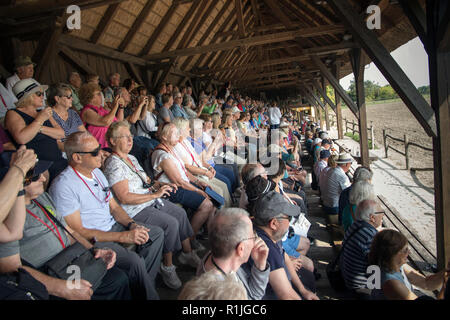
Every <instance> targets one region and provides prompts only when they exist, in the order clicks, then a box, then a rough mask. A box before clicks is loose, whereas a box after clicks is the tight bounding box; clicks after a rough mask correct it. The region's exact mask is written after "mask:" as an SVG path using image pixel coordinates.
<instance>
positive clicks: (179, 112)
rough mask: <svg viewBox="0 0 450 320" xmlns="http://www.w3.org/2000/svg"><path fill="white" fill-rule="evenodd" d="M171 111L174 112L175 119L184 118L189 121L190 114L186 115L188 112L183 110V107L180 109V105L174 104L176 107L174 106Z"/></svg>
mask: <svg viewBox="0 0 450 320" xmlns="http://www.w3.org/2000/svg"><path fill="white" fill-rule="evenodd" d="M170 109H171V110H172V113H173V116H174V117H175V118H179V117H182V118H184V119H186V120H189V115H188V114H187V113H186V111H184V109H183V108H182V107H180V106H179V105H177V104H174V105H173V106H172V108H170Z"/></svg>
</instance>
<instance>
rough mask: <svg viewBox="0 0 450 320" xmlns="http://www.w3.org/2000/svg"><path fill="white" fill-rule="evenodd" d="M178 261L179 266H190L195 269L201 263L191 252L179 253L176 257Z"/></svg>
mask: <svg viewBox="0 0 450 320" xmlns="http://www.w3.org/2000/svg"><path fill="white" fill-rule="evenodd" d="M178 261H179V262H180V263H181V264H184V265H188V266H191V267H192V268H195V269H197V266H198V265H199V264H200V263H201V262H202V260H201V259H200V257H199V256H198V255H197V253H195V251H191V252H189V253H184V252H181V253H180V255H179V256H178Z"/></svg>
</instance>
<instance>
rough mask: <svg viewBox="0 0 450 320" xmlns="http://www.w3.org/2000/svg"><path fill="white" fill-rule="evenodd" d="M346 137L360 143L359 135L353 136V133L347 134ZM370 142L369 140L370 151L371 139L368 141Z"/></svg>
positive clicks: (370, 147)
mask: <svg viewBox="0 0 450 320" xmlns="http://www.w3.org/2000/svg"><path fill="white" fill-rule="evenodd" d="M344 135H345V136H346V137H350V138H352V139H353V140H355V141H356V142H359V134H358V133H355V134H353V133H351V132H346V133H345V134H344ZM368 140H369V149H372V140H371V139H368ZM375 149H378V147H377V145H375Z"/></svg>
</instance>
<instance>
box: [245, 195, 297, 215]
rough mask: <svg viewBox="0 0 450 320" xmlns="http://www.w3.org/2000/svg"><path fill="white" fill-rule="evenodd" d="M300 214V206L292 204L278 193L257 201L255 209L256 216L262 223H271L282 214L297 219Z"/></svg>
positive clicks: (264, 196)
mask: <svg viewBox="0 0 450 320" xmlns="http://www.w3.org/2000/svg"><path fill="white" fill-rule="evenodd" d="M300 212H301V210H300V207H299V206H297V205H295V204H291V203H290V202H289V201H287V200H286V199H285V198H284V197H283V196H282V195H281V194H280V193H278V192H276V191H270V192H268V193H266V194H265V195H263V196H262V197H261V198H259V199H258V200H257V201H256V203H255V207H254V216H255V218H256V219H258V220H260V221H269V220H271V219H273V218H274V217H276V216H279V215H280V214H285V215H287V216H291V217H297V216H298V215H300Z"/></svg>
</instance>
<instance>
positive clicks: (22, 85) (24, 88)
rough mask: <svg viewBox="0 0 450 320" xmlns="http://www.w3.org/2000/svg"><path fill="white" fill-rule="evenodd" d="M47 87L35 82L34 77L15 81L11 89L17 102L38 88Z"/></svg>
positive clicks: (44, 89) (44, 88)
mask: <svg viewBox="0 0 450 320" xmlns="http://www.w3.org/2000/svg"><path fill="white" fill-rule="evenodd" d="M47 89H48V86H44V85H40V84H39V83H37V82H36V80H34V79H31V78H30V79H23V80H20V81H19V82H17V83H16V84H15V85H14V87H13V88H12V91H13V93H14V95H15V96H16V98H17V100H18V101H17V102H16V104H17V103H19V102H20V101H23V99H25V98H27V97H28V96H30V95H31V94H33V93H35V92H38V91H40V90H42V91H46V90H47Z"/></svg>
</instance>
